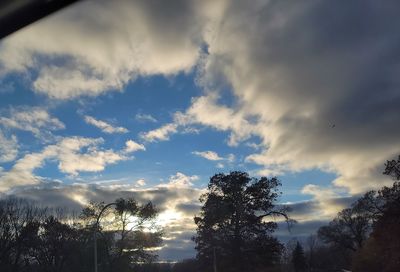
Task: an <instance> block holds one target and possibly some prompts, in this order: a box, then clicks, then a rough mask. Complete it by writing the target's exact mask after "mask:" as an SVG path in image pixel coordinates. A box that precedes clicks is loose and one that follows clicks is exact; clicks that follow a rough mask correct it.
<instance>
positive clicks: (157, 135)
mask: <svg viewBox="0 0 400 272" xmlns="http://www.w3.org/2000/svg"><path fill="white" fill-rule="evenodd" d="M177 131H178V125H177V124H174V123H169V124H166V125H163V126H162V127H160V128H157V129H154V130H151V131H148V132H145V133H141V134H140V137H141V138H142V139H143V140H145V141H147V142H156V141H167V140H169V137H170V135H171V134H174V133H176V132H177Z"/></svg>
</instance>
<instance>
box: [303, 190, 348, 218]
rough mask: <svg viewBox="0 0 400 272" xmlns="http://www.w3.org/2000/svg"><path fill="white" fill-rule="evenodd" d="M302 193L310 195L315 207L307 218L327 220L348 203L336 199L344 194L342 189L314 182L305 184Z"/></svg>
mask: <svg viewBox="0 0 400 272" xmlns="http://www.w3.org/2000/svg"><path fill="white" fill-rule="evenodd" d="M301 192H302V193H303V194H307V195H312V196H313V201H314V205H316V208H315V209H314V210H313V214H309V215H308V218H307V220H312V219H313V220H317V219H318V220H329V219H331V218H333V217H334V216H335V215H336V214H337V213H338V212H339V211H341V210H343V209H344V208H347V205H348V203H345V202H341V201H338V200H340V199H342V198H343V197H344V196H348V195H346V194H345V193H344V190H343V189H338V188H335V187H326V188H323V187H321V186H318V185H315V184H307V185H305V186H304V187H303V189H302V190H301Z"/></svg>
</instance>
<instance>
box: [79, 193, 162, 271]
mask: <svg viewBox="0 0 400 272" xmlns="http://www.w3.org/2000/svg"><path fill="white" fill-rule="evenodd" d="M157 214H158V211H157V209H156V208H155V207H154V205H153V204H152V203H151V202H148V203H146V204H143V205H140V204H138V203H137V202H136V200H135V199H133V198H130V199H122V198H120V199H117V200H116V201H115V202H114V203H110V204H105V203H104V202H100V203H91V204H90V205H89V206H87V207H85V208H84V209H83V211H82V214H81V218H82V219H83V220H84V221H85V222H87V223H86V224H87V227H88V228H90V229H92V231H94V229H93V228H98V230H97V232H98V233H99V234H100V237H99V239H98V244H99V247H98V252H99V262H100V264H99V267H100V266H102V267H107V268H108V270H109V271H115V270H117V271H127V270H129V269H130V267H131V266H132V265H133V264H135V263H145V262H151V261H153V260H154V259H155V258H156V255H154V254H153V252H152V251H151V250H150V249H151V248H154V247H156V246H159V245H160V244H161V241H162V240H161V234H162V232H161V229H160V227H159V226H158V225H157V224H156V222H155V219H156V216H157ZM102 218H107V220H106V221H107V222H105V224H104V226H103V225H102V224H99V225H98V226H97V224H96V222H97V220H98V219H99V221H101V219H102Z"/></svg>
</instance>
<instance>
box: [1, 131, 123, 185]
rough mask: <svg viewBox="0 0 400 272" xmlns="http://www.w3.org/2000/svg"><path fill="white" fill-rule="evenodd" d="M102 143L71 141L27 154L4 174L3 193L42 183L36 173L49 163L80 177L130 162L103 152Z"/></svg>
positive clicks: (82, 139)
mask: <svg viewBox="0 0 400 272" xmlns="http://www.w3.org/2000/svg"><path fill="white" fill-rule="evenodd" d="M102 143H103V139H101V138H97V139H93V138H83V137H69V138H63V139H62V140H60V141H59V142H58V143H57V144H54V145H48V146H46V147H45V148H44V149H43V150H42V151H41V152H37V153H31V154H27V155H25V156H24V157H22V158H21V159H19V160H18V161H17V162H16V163H15V164H14V165H13V167H12V168H11V170H9V171H8V172H4V171H3V172H2V173H1V175H0V191H7V190H9V189H11V188H13V187H16V186H22V185H30V184H38V183H40V181H41V180H42V178H41V177H39V176H36V175H35V174H34V170H35V169H38V168H41V167H42V166H43V165H44V164H45V162H46V160H56V161H58V169H59V170H60V171H61V172H62V173H66V174H68V175H72V176H76V175H78V173H79V172H99V171H103V170H104V168H105V167H106V166H107V165H109V164H114V163H116V162H118V161H121V160H126V159H127V157H125V156H124V155H123V154H121V153H119V152H115V151H113V150H103V149H100V148H99V145H100V144H102Z"/></svg>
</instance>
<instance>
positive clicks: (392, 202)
mask: <svg viewBox="0 0 400 272" xmlns="http://www.w3.org/2000/svg"><path fill="white" fill-rule="evenodd" d="M385 166H386V168H385V171H384V172H383V174H385V175H389V176H391V177H392V178H393V179H394V180H396V182H395V183H394V184H393V186H392V187H386V186H385V187H383V188H382V189H381V190H379V191H378V192H375V191H370V192H368V193H366V194H365V195H364V197H363V198H361V199H360V200H358V202H357V206H358V207H362V208H363V209H365V210H366V211H368V215H369V218H370V220H371V222H372V226H373V231H372V233H371V236H370V237H369V239H368V241H367V243H366V245H365V247H364V248H362V249H361V250H360V251H359V252H358V253H357V254H356V255H355V258H354V260H353V267H352V268H353V270H354V271H356V272H357V271H384V272H392V271H393V272H394V271H398V268H399V267H400V232H399V229H400V183H399V182H398V180H400V157H399V158H398V160H397V161H396V160H391V161H387V163H386V164H385Z"/></svg>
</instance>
